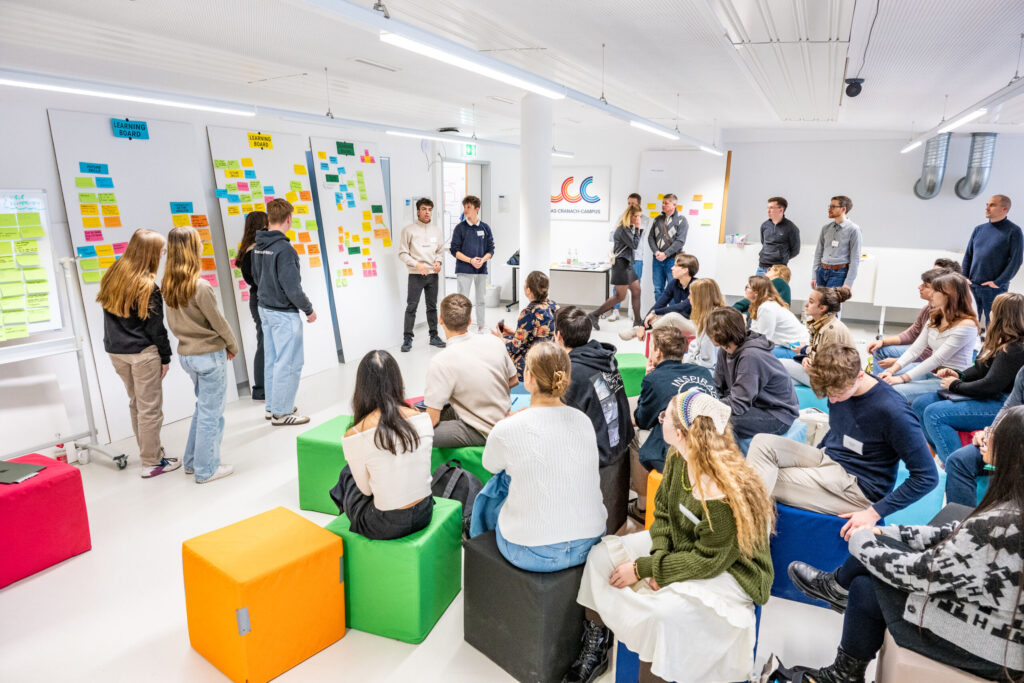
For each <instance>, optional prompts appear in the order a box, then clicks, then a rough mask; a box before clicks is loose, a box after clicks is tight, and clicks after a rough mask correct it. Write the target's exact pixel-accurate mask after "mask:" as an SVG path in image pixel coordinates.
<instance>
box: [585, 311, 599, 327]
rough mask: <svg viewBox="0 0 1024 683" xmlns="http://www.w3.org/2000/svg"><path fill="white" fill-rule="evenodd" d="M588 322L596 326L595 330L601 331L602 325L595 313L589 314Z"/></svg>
mask: <svg viewBox="0 0 1024 683" xmlns="http://www.w3.org/2000/svg"><path fill="white" fill-rule="evenodd" d="M587 320H589V321H590V324H591V325H593V326H594V329H595V330H600V329H601V325H600V323H598V322H597V316H596V315H594V314H593V313H587Z"/></svg>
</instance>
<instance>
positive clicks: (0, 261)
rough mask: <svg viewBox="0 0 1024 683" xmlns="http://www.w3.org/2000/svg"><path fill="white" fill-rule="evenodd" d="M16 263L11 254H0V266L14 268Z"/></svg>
mask: <svg viewBox="0 0 1024 683" xmlns="http://www.w3.org/2000/svg"><path fill="white" fill-rule="evenodd" d="M17 265H18V264H17V263H15V262H14V257H13V256H0V268H4V269H6V268H14V267H16V266H17Z"/></svg>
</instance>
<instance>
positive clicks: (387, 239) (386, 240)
mask: <svg viewBox="0 0 1024 683" xmlns="http://www.w3.org/2000/svg"><path fill="white" fill-rule="evenodd" d="M384 246H385V247H390V246H391V238H389V237H385V238H384Z"/></svg>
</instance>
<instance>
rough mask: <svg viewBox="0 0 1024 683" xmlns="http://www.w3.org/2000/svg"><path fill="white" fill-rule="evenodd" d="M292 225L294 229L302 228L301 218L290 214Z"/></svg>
mask: <svg viewBox="0 0 1024 683" xmlns="http://www.w3.org/2000/svg"><path fill="white" fill-rule="evenodd" d="M292 227H293V228H295V229H296V230H300V229H302V220H301V219H298V218H296V217H295V216H292Z"/></svg>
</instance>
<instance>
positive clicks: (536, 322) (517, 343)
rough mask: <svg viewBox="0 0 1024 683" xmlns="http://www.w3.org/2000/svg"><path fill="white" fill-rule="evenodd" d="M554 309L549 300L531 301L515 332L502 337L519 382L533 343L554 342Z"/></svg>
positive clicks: (521, 379)
mask: <svg viewBox="0 0 1024 683" xmlns="http://www.w3.org/2000/svg"><path fill="white" fill-rule="evenodd" d="M556 308H557V305H556V304H555V302H554V301H552V300H551V299H545V300H543V301H531V302H530V304H529V305H528V306H527V307H526V308H524V309H523V310H522V312H521V313H520V314H519V322H518V323H517V324H516V330H515V332H513V333H512V334H506V335H503V336H502V338H503V339H504V340H505V348H506V349H508V355H509V356H510V357H511V358H512V362H513V363H514V364H515V366H516V373H517V374H518V375H519V381H520V382H522V381H523V370H524V369H525V368H526V352H527V351H529V350H530V347H531V346H533V343H534V342H538V341H554V340H555V309H556Z"/></svg>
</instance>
